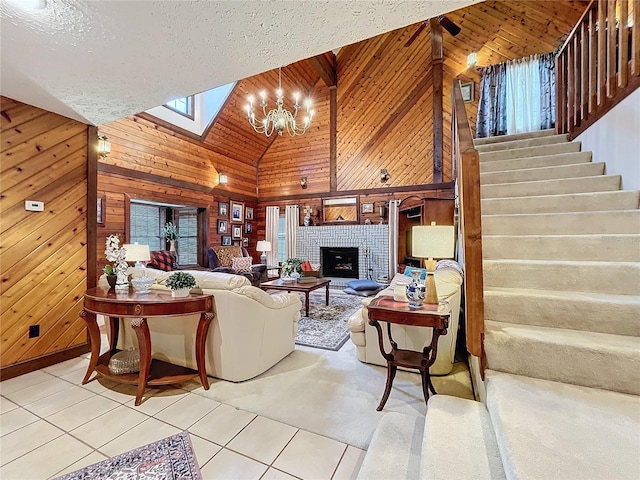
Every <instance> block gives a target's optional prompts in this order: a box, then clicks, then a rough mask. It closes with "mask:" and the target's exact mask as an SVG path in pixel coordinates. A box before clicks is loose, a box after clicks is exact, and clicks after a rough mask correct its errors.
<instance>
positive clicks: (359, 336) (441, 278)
mask: <svg viewBox="0 0 640 480" xmlns="http://www.w3.org/2000/svg"><path fill="white" fill-rule="evenodd" d="M434 276H435V280H436V290H437V291H438V300H440V301H447V302H449V305H450V306H451V320H450V321H449V328H448V330H447V334H446V335H443V336H441V337H440V339H439V340H438V354H437V356H436V361H435V363H434V364H433V365H432V366H431V368H430V369H429V372H430V373H431V374H432V375H447V374H448V373H450V372H451V369H452V368H453V364H454V362H455V350H456V338H457V336H458V318H459V316H460V297H461V295H462V292H461V286H462V274H461V273H460V272H459V271H458V269H456V268H452V267H442V268H440V267H439V268H437V269H436V271H435V273H434ZM410 282H411V278H410V277H407V276H406V275H404V274H402V273H397V274H396V275H395V276H394V277H393V279H392V281H391V283H390V284H389V286H388V287H387V288H385V289H384V290H381V291H380V292H378V294H377V295H376V296H380V295H391V296H393V293H394V289H395V286H396V285H397V284H399V283H405V284H408V283H410ZM373 298H374V297H369V298H365V299H363V300H362V305H363V307H362V308H361V309H360V310H358V311H356V312H355V313H354V314H353V315H352V316H351V318H350V319H349V331H350V337H351V341H352V342H353V343H354V344H355V345H356V350H357V352H358V360H360V361H361V362H364V363H373V364H374V365H381V366H386V365H387V362H386V360H385V359H384V357H383V356H382V355H381V354H380V347H379V346H378V334H377V332H376V329H375V328H374V327H372V326H371V325H369V317H368V311H367V305H369V303H370V302H371V300H372V299H373ZM380 324H381V326H382V329H383V331H384V332H385V335H384V341H385V350H386V351H389V350H390V349H391V345H390V344H389V340H388V338H387V335H386V331H387V327H386V322H380ZM391 333H392V335H393V340H394V341H395V342H396V343H397V344H398V347H399V348H404V349H408V350H415V351H417V352H419V351H422V349H423V348H424V347H425V346H428V345H429V344H430V343H431V335H432V333H433V330H432V329H430V328H424V327H414V326H404V325H391Z"/></svg>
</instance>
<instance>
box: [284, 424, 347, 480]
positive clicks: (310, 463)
mask: <svg viewBox="0 0 640 480" xmlns="http://www.w3.org/2000/svg"><path fill="white" fill-rule="evenodd" d="M346 448H347V446H346V445H345V444H344V443H340V442H337V441H335V440H331V439H330V438H326V437H322V436H320V435H316V434H315V433H310V432H305V431H304V430H300V431H298V433H296V435H295V436H294V437H293V439H292V440H291V442H289V445H287V447H286V448H285V449H284V450H283V452H282V453H281V454H280V455H279V456H278V458H277V459H276V461H275V462H273V466H274V467H276V468H277V469H279V470H282V471H284V472H287V473H290V474H291V475H294V476H296V477H300V478H304V479H314V480H321V479H327V480H328V479H330V478H331V476H332V475H333V472H334V471H335V469H336V467H337V466H338V462H339V461H340V458H341V457H342V454H343V453H344V451H345V449H346ZM311 452H312V453H311Z"/></svg>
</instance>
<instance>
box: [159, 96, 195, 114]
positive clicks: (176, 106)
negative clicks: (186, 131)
mask: <svg viewBox="0 0 640 480" xmlns="http://www.w3.org/2000/svg"><path fill="white" fill-rule="evenodd" d="M164 106H165V107H167V108H169V109H171V110H173V111H174V112H177V113H179V114H180V115H184V116H185V117H188V118H190V119H191V120H193V95H190V96H188V97H183V98H176V99H175V100H172V101H170V102H167V103H165V104H164Z"/></svg>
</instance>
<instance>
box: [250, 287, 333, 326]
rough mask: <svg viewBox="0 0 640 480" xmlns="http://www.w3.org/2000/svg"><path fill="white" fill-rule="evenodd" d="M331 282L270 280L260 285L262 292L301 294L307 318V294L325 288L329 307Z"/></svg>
mask: <svg viewBox="0 0 640 480" xmlns="http://www.w3.org/2000/svg"><path fill="white" fill-rule="evenodd" d="M330 283H331V280H329V279H328V278H317V279H315V281H313V282H308V283H307V282H305V283H298V282H290V283H289V282H283V281H282V280H281V279H278V280H271V281H270V282H263V283H261V284H260V288H261V289H262V290H284V291H287V292H303V293H304V298H305V307H304V309H305V317H308V316H309V294H310V293H311V292H313V291H314V290H317V289H319V288H322V287H326V288H327V300H326V301H327V306H328V305H329V284H330Z"/></svg>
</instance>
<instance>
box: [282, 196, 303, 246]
mask: <svg viewBox="0 0 640 480" xmlns="http://www.w3.org/2000/svg"><path fill="white" fill-rule="evenodd" d="M285 221H286V222H287V249H286V252H287V258H295V256H296V242H297V241H298V234H297V230H298V226H299V224H300V212H299V209H298V205H287V209H286V210H285Z"/></svg>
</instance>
